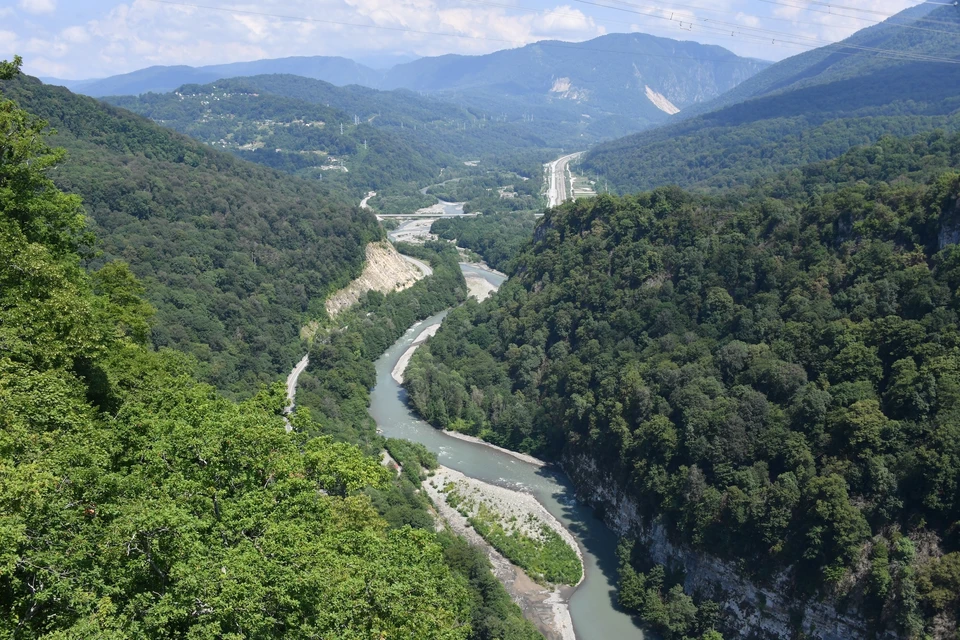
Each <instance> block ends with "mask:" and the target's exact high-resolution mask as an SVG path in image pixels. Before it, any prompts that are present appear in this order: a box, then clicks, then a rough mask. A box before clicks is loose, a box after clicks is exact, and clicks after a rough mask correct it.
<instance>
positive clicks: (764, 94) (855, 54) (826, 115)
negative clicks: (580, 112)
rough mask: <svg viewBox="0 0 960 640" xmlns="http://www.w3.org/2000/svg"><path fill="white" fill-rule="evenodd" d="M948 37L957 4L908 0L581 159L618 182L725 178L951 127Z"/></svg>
mask: <svg viewBox="0 0 960 640" xmlns="http://www.w3.org/2000/svg"><path fill="white" fill-rule="evenodd" d="M906 19H912V20H914V22H912V23H910V22H908V20H906ZM918 20H919V21H918ZM895 23H896V24H904V23H905V24H907V26H906V27H903V26H895ZM958 36H960V13H958V11H957V10H956V8H954V7H940V8H937V9H936V10H934V11H932V12H931V10H930V7H922V8H921V7H918V8H914V9H910V10H907V11H905V12H902V13H901V14H899V15H898V16H896V17H895V19H894V20H892V21H888V22H886V23H882V24H879V25H877V26H874V27H871V28H868V29H864V30H863V31H860V32H858V33H856V34H854V35H853V36H851V37H850V38H848V39H846V40H844V41H843V42H842V43H840V44H839V45H836V46H830V47H824V48H821V49H816V50H814V51H810V52H807V53H804V54H801V55H798V56H794V57H792V58H788V59H787V60H784V61H782V62H779V63H777V64H775V65H773V66H771V67H769V68H767V69H765V70H764V71H762V72H760V73H758V74H756V75H755V76H753V77H752V78H750V79H748V80H746V81H745V82H743V83H742V84H741V85H739V86H738V87H736V88H735V89H733V90H731V91H729V92H728V93H725V94H724V95H722V96H720V97H719V98H717V99H715V100H713V101H712V102H704V103H701V104H699V105H695V106H693V107H692V108H691V109H690V110H689V111H688V112H684V113H682V114H681V115H679V116H678V120H680V121H679V122H675V123H671V124H668V125H667V126H664V127H660V128H658V129H655V130H651V131H646V132H643V133H639V134H636V135H634V136H630V137H626V138H622V139H620V140H615V141H612V142H608V143H606V144H603V145H600V146H598V147H596V148H594V149H593V150H592V151H591V152H590V153H589V154H588V156H587V158H586V160H585V166H587V168H588V169H589V170H591V171H594V172H596V173H597V174H599V175H601V176H603V177H604V178H606V179H608V180H609V181H610V183H611V184H614V185H616V187H617V188H618V189H620V190H622V191H633V190H637V189H647V188H651V187H655V186H659V185H664V184H671V183H673V184H679V185H681V186H689V185H697V186H700V187H724V186H729V185H731V184H748V183H749V182H750V180H751V179H752V178H753V177H755V176H756V175H758V174H763V173H770V172H773V171H777V170H779V169H781V168H783V167H785V166H796V165H799V164H803V163H806V162H815V161H818V160H825V159H829V158H834V157H836V156H838V155H840V154H842V153H844V152H845V151H847V150H848V149H850V148H851V147H854V146H856V145H862V144H869V143H871V142H874V141H876V140H878V139H879V138H880V137H881V136H883V135H887V134H891V135H901V136H903V135H912V134H915V133H920V132H923V131H929V130H932V129H935V128H938V127H942V128H945V129H947V130H956V129H957V128H958V127H960V118H958V109H960V96H958V95H957V87H958V86H960V64H957V63H956V59H957V57H958V56H960V37H958ZM878 51H879V52H884V51H889V52H896V54H895V55H883V54H882V53H878Z"/></svg>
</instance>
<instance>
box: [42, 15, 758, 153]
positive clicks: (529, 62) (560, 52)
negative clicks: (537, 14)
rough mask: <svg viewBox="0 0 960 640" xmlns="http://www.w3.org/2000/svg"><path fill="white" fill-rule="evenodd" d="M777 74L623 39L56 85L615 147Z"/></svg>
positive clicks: (265, 64)
mask: <svg viewBox="0 0 960 640" xmlns="http://www.w3.org/2000/svg"><path fill="white" fill-rule="evenodd" d="M767 66H769V63H767V62H764V61H760V60H755V59H749V58H742V57H739V56H737V55H735V54H733V53H731V52H730V51H728V50H726V49H723V48H722V47H716V46H708V45H702V44H698V43H695V42H681V41H677V40H671V39H668V38H658V37H654V36H650V35H645V34H639V33H633V34H620V33H618V34H610V35H605V36H601V37H599V38H595V39H593V40H590V41H587V42H582V43H568V42H558V41H545V42H538V43H535V44H531V45H528V46H525V47H521V48H517V49H509V50H504V51H498V52H495V53H491V54H487V55H480V56H461V55H446V56H439V57H432V58H420V59H418V60H414V61H412V62H407V63H405V64H399V65H396V66H394V67H392V68H390V69H388V70H386V71H377V70H374V69H372V68H370V67H368V66H365V65H362V64H359V63H357V62H355V61H353V60H348V59H346V58H336V57H322V56H317V57H299V58H282V59H277V60H259V61H255V62H243V63H234V64H225V65H214V66H205V67H187V66H177V67H150V68H148V69H142V70H140V71H134V72H132V73H128V74H124V75H119V76H113V77H110V78H105V79H101V80H89V81H60V80H56V79H52V78H50V79H47V82H48V83H50V84H63V85H64V86H67V87H68V88H69V89H71V90H73V91H75V92H78V93H83V94H86V95H89V96H94V97H103V96H116V95H138V94H143V93H147V92H158V93H162V92H168V91H172V90H174V89H176V88H178V87H180V86H183V85H185V84H207V83H210V82H213V81H215V80H219V79H223V78H235V77H246V76H254V75H265V74H291V75H296V76H302V77H305V78H310V79H314V80H323V81H325V82H329V83H331V84H334V85H338V86H343V85H362V86H365V87H369V88H373V89H386V90H390V89H409V90H412V91H418V92H424V93H429V94H432V95H435V96H437V97H439V98H442V99H444V100H447V101H450V102H455V103H458V104H461V105H463V106H469V107H474V108H477V109H482V110H486V111H489V112H490V113H496V114H502V115H503V116H504V117H506V118H514V119H527V120H529V119H534V120H535V119H537V118H540V119H546V120H549V121H551V122H568V123H572V122H580V123H583V124H584V125H595V128H596V129H597V131H598V135H600V136H601V137H602V136H606V137H612V136H616V135H623V134H625V133H628V132H630V131H638V130H641V129H644V128H646V127H649V126H652V125H655V124H659V123H662V122H665V121H667V120H668V119H669V117H670V116H671V115H672V114H674V113H676V112H677V111H679V110H681V109H684V108H687V107H690V106H692V105H695V104H698V103H701V102H704V101H708V100H711V99H714V98H716V97H718V96H720V95H721V94H723V93H724V92H726V91H728V90H730V89H732V88H733V87H735V86H737V85H738V84H740V83H741V82H743V81H744V80H746V79H748V78H750V77H751V76H753V75H754V74H756V73H758V72H759V71H762V70H763V69H765V68H766V67H767ZM598 122H599V123H600V124H599V125H598V124H597V123H598Z"/></svg>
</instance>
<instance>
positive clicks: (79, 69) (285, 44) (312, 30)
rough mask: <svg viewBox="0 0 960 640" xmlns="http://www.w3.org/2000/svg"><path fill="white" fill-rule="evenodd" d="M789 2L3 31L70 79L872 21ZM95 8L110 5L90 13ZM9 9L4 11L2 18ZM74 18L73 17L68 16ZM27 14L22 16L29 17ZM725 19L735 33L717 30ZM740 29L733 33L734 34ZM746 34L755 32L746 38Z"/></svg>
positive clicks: (437, 0) (453, 0) (392, 3)
mask: <svg viewBox="0 0 960 640" xmlns="http://www.w3.org/2000/svg"><path fill="white" fill-rule="evenodd" d="M783 1H784V4H790V5H796V6H794V7H793V8H790V7H786V6H783V5H777V4H771V3H767V2H760V0H682V4H678V5H671V6H672V8H662V7H661V8H660V9H656V8H653V7H647V6H646V5H641V4H636V5H632V6H633V8H632V9H628V10H625V11H615V10H612V9H607V10H605V9H601V8H598V7H594V6H589V7H587V6H581V5H577V4H575V3H573V2H572V0H523V1H522V2H521V3H520V4H521V5H524V6H521V7H510V6H508V5H510V4H512V0H489V3H490V4H485V3H481V2H475V1H471V0H204V1H203V2H202V3H199V4H204V5H209V6H211V7H220V8H222V9H231V10H232V11H217V10H211V9H201V8H197V7H189V6H178V5H170V4H163V3H157V2H150V1H148V0H96V2H93V1H92V0H83V1H82V2H81V0H71V1H70V2H67V3H60V5H61V6H60V10H59V11H57V12H56V15H52V16H43V17H37V18H30V20H33V21H34V22H33V23H31V22H27V21H26V19H24V21H23V25H22V26H23V28H22V29H21V28H20V27H19V26H13V25H11V24H9V22H11V21H8V20H5V21H4V22H5V24H4V28H6V29H8V30H11V32H12V31H17V32H18V33H21V34H24V33H28V34H30V35H31V36H33V40H31V41H30V49H29V50H27V49H24V51H25V52H27V53H29V54H30V55H29V56H28V57H27V59H26V63H27V67H28V69H29V70H31V71H32V70H33V68H34V67H35V66H36V65H34V64H32V59H33V57H34V56H35V55H42V56H43V57H44V58H45V59H46V60H47V61H48V62H47V64H50V63H49V60H56V61H57V64H64V65H67V66H69V67H70V68H69V69H68V70H67V71H65V72H63V73H66V74H67V75H68V77H93V76H105V75H112V74H116V73H124V72H127V71H132V70H134V69H139V68H143V67H147V66H151V65H161V64H167V65H174V64H188V65H194V66H199V65H204V64H217V63H223V62H234V61H240V60H254V59H259V58H278V57H285V56H294V55H302V56H309V55H336V56H346V57H365V58H369V57H371V56H376V55H377V54H378V53H384V54H411V53H412V54H416V55H422V56H429V55H438V54H443V53H466V54H477V53H486V52H489V51H494V50H497V49H503V48H507V47H513V46H519V45H522V44H527V43H531V42H535V41H538V40H544V39H561V40H570V41H581V40H587V39H590V38H593V37H596V36H599V35H602V34H604V33H608V32H610V31H644V32H647V33H653V34H655V35H661V36H664V37H671V38H676V39H680V40H699V41H701V42H709V43H714V44H719V45H721V46H725V47H727V48H730V49H733V50H734V51H736V52H737V53H740V54H741V55H753V56H759V57H765V58H768V59H769V58H774V59H777V58H782V57H785V56H787V55H793V54H795V53H799V52H800V51H803V50H804V47H796V46H787V44H786V43H778V44H777V45H776V46H774V45H772V44H771V40H774V39H785V38H784V37H783V36H781V35H770V36H760V35H757V34H758V33H759V32H756V31H751V30H750V29H751V28H753V29H768V30H772V31H779V32H789V33H791V34H795V35H796V36H797V37H800V36H805V37H811V38H814V39H816V40H815V41H813V42H811V41H808V42H810V43H811V44H818V43H823V42H826V41H834V40H838V39H842V38H844V37H846V36H848V35H850V34H851V33H853V32H854V31H856V30H857V29H860V28H863V27H866V26H870V25H871V24H873V22H871V21H869V20H866V21H865V20H855V19H852V18H844V17H838V16H837V15H831V14H830V13H829V10H826V9H825V8H824V6H823V5H822V4H813V3H812V2H811V1H810V0H783ZM917 1H918V0H844V3H843V4H844V5H845V6H849V7H856V8H860V9H869V10H873V11H882V12H885V13H889V14H892V13H895V12H896V11H899V10H901V9H903V8H905V7H907V6H911V5H914V4H916V3H917ZM88 2H89V5H88V4H87V3H88ZM10 4H12V3H10ZM94 5H97V6H100V7H103V6H108V7H109V6H112V8H109V9H105V10H96V9H86V8H85V7H87V6H91V7H92V6H94ZM497 5H500V6H497ZM19 6H20V7H21V8H23V9H24V10H29V11H31V12H34V13H36V12H38V11H50V10H52V9H53V8H56V6H57V3H56V0H19ZM618 6H620V7H621V8H624V7H626V6H630V5H626V4H618ZM531 8H532V9H536V10H531ZM74 9H76V10H75V11H74ZM805 9H811V10H805ZM8 11H9V10H8ZM243 11H246V12H248V13H243ZM824 11H827V12H826V13H825V12H824ZM3 13H4V10H3V9H0V15H3ZM67 13H70V14H71V18H66V17H65V16H61V14H67ZM836 13H840V12H839V11H837V12H836ZM847 13H850V14H851V15H854V16H859V17H861V18H864V17H866V18H875V19H878V20H879V19H882V16H880V15H876V14H871V13H866V12H855V11H849V10H848V11H847ZM264 14H266V15H264ZM270 14H274V15H270ZM20 16H21V17H23V13H22V12H21V13H20ZM281 16H291V17H292V16H296V17H299V18H301V19H299V20H291V19H284V18H283V17H281ZM16 19H17V17H16V14H14V20H16ZM705 19H706V20H705ZM84 20H86V22H83V21H84ZM681 20H682V21H683V27H681V26H680V21H681ZM46 21H50V22H57V24H56V26H55V27H54V26H52V25H43V24H40V25H39V26H38V25H36V24H34V23H43V22H46ZM719 22H725V23H727V25H729V26H726V27H721V26H718V24H719ZM335 23H340V24H335ZM357 25H373V26H375V27H379V28H370V27H364V26H357ZM691 25H692V27H691ZM44 27H48V28H46V29H45V28H44ZM734 29H736V30H737V35H736V36H731V33H733V31H734ZM748 33H753V34H754V35H753V36H752V37H750V36H747V35H743V34H748ZM440 34H446V35H440ZM4 38H5V39H6V41H5V40H4ZM13 42H15V43H17V44H18V45H20V46H23V44H24V43H23V41H22V40H19V41H18V40H15V36H12V35H7V36H2V35H0V47H2V49H3V50H5V51H12V47H13V44H12V43H13Z"/></svg>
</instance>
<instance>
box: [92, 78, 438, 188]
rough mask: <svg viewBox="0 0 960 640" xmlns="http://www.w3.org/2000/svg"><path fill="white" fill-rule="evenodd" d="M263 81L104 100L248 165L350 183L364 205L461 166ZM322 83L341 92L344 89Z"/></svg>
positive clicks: (369, 123)
mask: <svg viewBox="0 0 960 640" xmlns="http://www.w3.org/2000/svg"><path fill="white" fill-rule="evenodd" d="M265 77H266V78H271V77H277V78H290V79H294V78H295V79H296V80H297V81H298V82H297V84H300V83H308V82H319V81H313V80H309V79H306V78H298V77H296V76H265ZM256 79H257V78H250V79H248V78H238V79H232V80H230V79H228V80H219V81H217V82H215V83H213V84H208V85H185V86H182V87H179V88H178V89H177V90H176V91H174V92H172V93H147V94H144V95H141V96H114V97H108V98H105V99H104V100H105V101H106V102H108V103H110V104H114V105H117V106H120V107H123V108H125V109H129V110H130V111H133V112H135V113H139V114H140V115H143V116H146V117H148V118H150V119H151V120H153V121H155V122H157V123H159V124H162V125H164V126H166V127H169V128H171V129H174V130H176V131H179V132H180V133H184V134H187V135H189V136H191V137H192V138H195V139H197V140H200V141H201V142H205V143H207V144H210V145H213V146H214V147H217V148H220V149H225V150H228V151H230V152H232V153H234V154H236V155H239V156H240V157H242V158H244V159H247V160H252V161H254V162H257V163H259V164H265V165H267V166H270V167H274V168H277V169H282V170H284V171H288V172H290V173H299V174H303V175H305V176H307V177H313V178H318V177H319V178H321V179H323V180H327V181H329V182H332V183H333V184H335V185H342V186H343V187H345V188H346V189H347V190H349V191H350V192H351V193H352V194H353V195H354V196H355V197H357V198H358V199H359V198H360V197H362V195H363V194H365V193H366V192H367V191H370V190H378V191H384V190H389V189H390V188H391V187H397V188H400V189H401V190H402V189H403V188H404V185H406V184H407V183H411V184H412V185H414V186H417V185H421V184H430V183H431V182H432V181H433V179H434V178H435V177H436V176H437V175H438V174H439V173H440V169H441V168H443V167H444V166H446V165H447V164H449V163H450V162H453V161H454V160H453V158H451V157H449V156H445V155H444V154H442V153H438V152H436V151H435V150H433V149H431V148H429V147H428V146H426V145H424V144H422V143H419V141H417V140H415V139H413V140H411V139H404V138H403V137H402V136H399V135H396V134H394V133H391V132H387V131H384V130H383V128H382V127H377V126H373V122H374V118H373V117H371V116H370V115H365V117H364V118H363V120H362V121H361V123H360V124H359V125H357V124H354V116H355V115H356V112H355V111H351V112H349V113H348V112H346V111H344V110H343V107H342V106H341V105H340V104H338V103H337V102H332V103H331V101H329V100H327V101H324V100H312V101H307V100H303V99H301V98H299V97H296V96H286V95H283V94H281V95H277V92H273V91H269V90H266V91H265V90H263V89H261V88H260V87H259V85H258V83H256V82H254V80H256ZM322 84H323V85H324V86H326V87H329V88H330V89H331V91H332V92H333V93H336V92H337V91H339V90H338V89H337V87H334V86H333V85H330V84H327V83H322ZM374 93H376V92H374ZM346 106H351V105H350V104H349V103H347V104H346ZM364 113H365V114H367V113H369V112H367V111H365V112H364ZM341 126H342V128H341Z"/></svg>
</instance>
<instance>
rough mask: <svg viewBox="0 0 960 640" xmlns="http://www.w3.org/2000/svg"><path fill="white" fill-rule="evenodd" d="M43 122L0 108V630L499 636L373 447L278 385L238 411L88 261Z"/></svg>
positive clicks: (459, 554)
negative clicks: (399, 517) (346, 435)
mask: <svg viewBox="0 0 960 640" xmlns="http://www.w3.org/2000/svg"><path fill="white" fill-rule="evenodd" d="M15 72H16V66H14V65H9V64H7V63H2V64H0V77H3V76H8V77H9V76H10V75H12V74H14V73H15ZM42 129H43V125H42V123H41V124H38V123H36V121H34V120H33V118H32V117H31V116H29V115H28V114H26V113H25V112H23V111H21V110H19V109H17V108H16V106H15V105H14V104H13V103H11V102H9V101H6V100H2V102H0V148H3V149H4V150H5V152H4V153H3V155H2V157H0V344H2V345H3V349H2V350H0V541H2V544H0V612H2V615H0V633H2V634H3V635H4V637H11V638H41V637H43V638H49V637H64V638H68V637H69V638H81V637H82V638H93V637H96V638H130V637H137V638H183V637H193V638H225V637H235V638H239V637H258V638H302V637H325V638H357V639H359V638H379V637H397V638H401V637H406V638H443V639H457V638H462V639H464V640H466V639H467V638H471V637H475V638H486V637H494V636H487V635H484V634H483V633H480V631H482V629H479V628H477V626H476V624H475V623H474V625H473V626H471V621H472V620H477V619H479V620H480V621H483V617H482V616H484V615H490V616H495V615H498V614H501V613H505V615H504V616H503V619H508V618H509V615H510V613H508V612H509V611H510V610H509V607H510V605H509V602H506V603H504V601H503V597H504V596H505V594H503V592H502V590H501V591H500V592H497V590H496V588H497V586H498V585H496V584H495V583H494V584H490V576H489V571H488V569H487V565H485V564H483V561H482V560H481V559H479V558H478V557H477V556H476V555H471V554H470V552H469V550H468V549H464V548H463V546H464V545H463V543H462V542H460V541H457V540H455V539H450V538H449V536H446V537H445V536H440V535H438V534H436V533H435V532H434V531H432V530H428V529H425V528H416V529H415V528H412V527H410V526H399V527H393V526H390V524H389V523H388V522H387V521H386V520H384V519H383V518H382V517H381V516H380V515H378V513H377V510H376V508H375V507H374V504H373V501H372V500H371V498H370V497H369V496H368V495H367V494H365V493H363V491H364V490H366V491H378V490H380V489H383V488H385V487H387V486H388V485H389V484H390V483H391V482H392V480H391V479H390V476H391V475H392V474H390V473H388V472H387V471H386V470H385V469H384V468H383V467H381V466H380V464H379V461H378V460H377V459H375V458H372V457H366V456H364V455H363V454H362V452H361V451H360V450H359V449H358V448H357V447H355V446H352V445H349V444H344V443H335V442H334V441H333V440H332V439H330V438H329V437H320V438H314V439H312V440H307V439H306V438H304V437H302V436H300V435H296V434H287V433H286V432H285V429H284V424H283V419H282V417H281V411H282V409H283V406H284V404H285V394H284V391H283V386H282V384H277V385H274V386H273V387H271V388H269V389H267V388H264V389H263V390H262V391H261V392H260V393H259V394H258V395H257V396H255V397H253V398H252V399H249V400H247V401H245V402H243V403H239V404H237V403H233V402H230V401H228V400H225V399H224V398H223V397H222V396H221V395H219V394H218V393H217V392H216V390H215V389H214V388H212V387H210V386H208V385H205V384H201V383H198V382H197V381H196V380H194V378H193V377H192V376H191V374H190V371H189V364H188V362H187V360H186V359H185V358H184V357H183V356H182V355H179V354H177V353H176V352H174V351H171V350H163V351H159V352H157V351H154V350H152V349H150V348H149V347H148V346H146V345H145V344H144V343H143V339H144V338H145V332H144V328H145V327H146V323H147V321H148V320H149V316H150V309H149V305H147V304H146V303H145V302H143V301H142V300H141V298H140V297H139V294H140V292H141V291H142V290H141V288H140V286H139V284H138V282H137V281H136V280H135V278H134V277H133V276H132V275H131V274H130V272H129V271H128V270H127V268H126V266H125V265H124V264H123V263H119V262H111V263H108V264H106V265H104V266H103V267H102V268H100V269H98V270H96V271H94V272H92V273H88V272H87V271H86V270H85V269H83V268H82V265H81V257H80V255H79V254H78V253H77V252H78V250H81V249H82V248H83V244H84V242H85V241H86V240H87V239H88V235H87V234H86V233H85V224H84V213H83V209H82V206H81V202H80V200H79V198H77V197H76V196H67V195H65V194H63V193H61V192H60V191H59V190H57V189H56V187H55V186H54V184H53V183H52V182H51V181H50V180H49V179H48V178H47V177H46V176H45V172H46V171H48V170H49V169H50V168H51V167H52V166H54V165H55V164H57V163H58V162H60V161H61V160H62V159H63V156H62V154H59V153H55V152H51V151H50V150H49V149H48V148H46V146H45V143H44V140H43V134H42ZM296 420H297V426H298V428H300V429H305V428H307V427H309V426H310V425H309V421H308V420H307V418H306V417H305V416H297V417H296ZM484 576H485V577H486V579H487V580H486V582H484ZM480 585H483V587H484V588H485V591H481V590H480ZM487 592H489V593H492V594H494V595H493V596H492V597H489V598H488V597H487V596H486V593H487ZM497 596H499V598H500V599H499V600H497ZM498 607H499V608H498ZM514 608H515V607H514ZM478 614H479V616H478ZM513 623H514V625H516V617H514V618H513ZM514 628H515V629H517V633H516V635H511V636H510V637H514V638H520V637H523V638H531V637H534V635H535V634H534V633H532V632H531V631H530V629H529V626H527V627H523V625H522V624H521V625H520V627H516V626H515V627H514ZM524 632H525V633H524ZM497 637H505V635H504V634H500V635H498V636H497Z"/></svg>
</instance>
